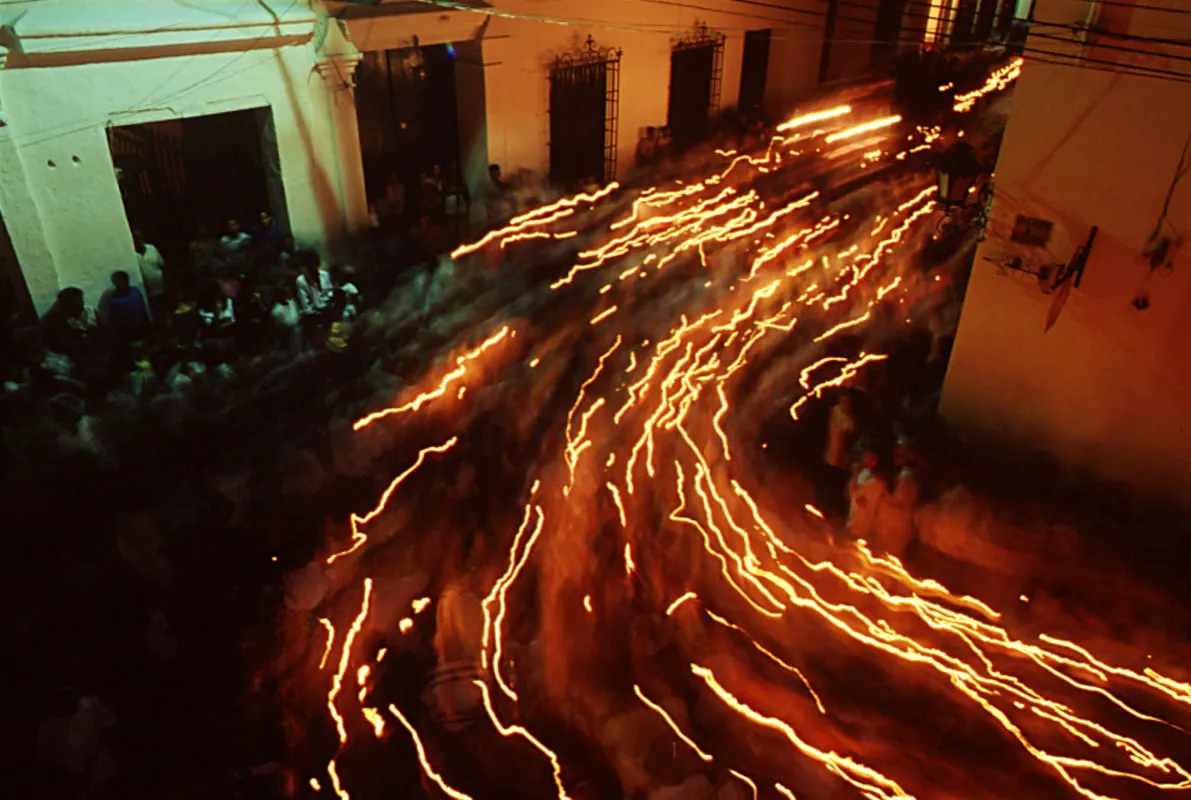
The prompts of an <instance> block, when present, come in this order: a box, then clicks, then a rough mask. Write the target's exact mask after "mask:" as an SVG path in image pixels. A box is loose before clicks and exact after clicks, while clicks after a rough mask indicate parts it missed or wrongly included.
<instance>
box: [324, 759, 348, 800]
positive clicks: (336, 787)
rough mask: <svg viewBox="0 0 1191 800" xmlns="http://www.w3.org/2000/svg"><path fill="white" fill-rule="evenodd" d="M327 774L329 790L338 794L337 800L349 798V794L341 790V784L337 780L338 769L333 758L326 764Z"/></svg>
mask: <svg viewBox="0 0 1191 800" xmlns="http://www.w3.org/2000/svg"><path fill="white" fill-rule="evenodd" d="M327 774H328V775H330V776H331V790H332V791H333V792H335V794H337V795H338V796H339V800H350V798H351V795H349V794H348V793H347V792H345V791H344V790H343V784H341V783H340V782H339V770H338V769H336V767H335V759H333V758H332V759H331V761H330V762H329V763H328V764H327Z"/></svg>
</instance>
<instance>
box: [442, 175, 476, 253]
mask: <svg viewBox="0 0 1191 800" xmlns="http://www.w3.org/2000/svg"><path fill="white" fill-rule="evenodd" d="M443 195H444V196H443V210H444V211H445V212H446V216H447V223H448V227H449V231H448V233H449V236H450V239H451V241H450V244H451V245H455V244H457V243H458V242H459V241H461V240H462V239H463V237H464V236H466V235H467V222H468V217H469V215H470V213H471V193H470V192H468V190H467V182H466V181H464V180H463V173H462V172H461V171H460V170H459V164H458V163H457V162H452V163H451V165H450V166H449V167H448V168H447V175H446V179H445V181H444V184H443Z"/></svg>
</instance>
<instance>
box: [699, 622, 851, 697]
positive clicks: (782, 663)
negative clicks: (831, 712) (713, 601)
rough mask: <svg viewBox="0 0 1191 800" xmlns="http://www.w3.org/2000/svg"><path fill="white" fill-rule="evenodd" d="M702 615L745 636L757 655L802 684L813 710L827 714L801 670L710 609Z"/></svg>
mask: <svg viewBox="0 0 1191 800" xmlns="http://www.w3.org/2000/svg"><path fill="white" fill-rule="evenodd" d="M703 613H705V614H707V616H708V617H709V618H710V619H711V620H712V621H714V622H716V623H718V624H720V625H723V626H724V627H725V628H731V629H732V630H734V631H739V632H740V633H743V634H744V635H745V637H746V638H747V639H748V640H749V644H751V645H752V646H753V647H754V648H756V650H757V652H758V653H760V654H761V655H763V656H765V657H766V658H768V659H769V660H770V661H772V662H773V663H774V664H777V665H778V666H779V667H781V668H782V669H784V670H785V671H786V672H789V673H790V674H791V675H793V676H794V677H796V678H798V680H799V681H801V682H802V685H803V686H804V687H806V691H807V694H809V695H810V696H811V699H812V700H814V701H815V708H817V709H819V713H820V714H826V713H827V709H825V708H823V701H822V700H820V699H819V693H818V692H816V691H815V688H814V687H813V686H811V682H810V681H808V680H807V679H806V676H805V675H803V674H802V670H800V669H799V668H798V667H796V666H794V665H793V664H790V663H788V662H787V661H786V660H785V659H783V658H781V657H780V656H778V655H777V654H776V653H774V652H773V651H772V650H770V649H769V648H768V647H765V646H764V645H762V644H761V643H760V642H758V641H757V640H756V639H754V638H753V636H752V634H750V633H749V632H748V631H746V630H745V629H744V628H742V627H740V626H739V625H736V624H735V623H732V622H729V621H728V620H726V619H724V618H723V617H721V616H720V615H719V614H716V613H715V612H713V611H712V610H711V609H708V608H705V609H703Z"/></svg>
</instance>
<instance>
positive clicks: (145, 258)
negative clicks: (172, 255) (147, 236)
mask: <svg viewBox="0 0 1191 800" xmlns="http://www.w3.org/2000/svg"><path fill="white" fill-rule="evenodd" d="M136 261H137V266H138V267H140V270H141V282H142V283H143V284H145V293H146V294H148V295H149V296H150V297H156V296H157V295H159V294H161V293H162V292H163V291H165V274H164V273H163V272H162V270H161V268H162V267H164V266H165V259H164V258H162V257H161V251H159V250H158V249H157V248H156V247H154V246H153V245H151V244H148V243H146V244H145V252H143V253H137V256H136Z"/></svg>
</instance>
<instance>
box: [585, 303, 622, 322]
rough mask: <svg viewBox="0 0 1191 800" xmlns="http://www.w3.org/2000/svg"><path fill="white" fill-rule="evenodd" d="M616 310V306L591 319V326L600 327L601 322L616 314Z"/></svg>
mask: <svg viewBox="0 0 1191 800" xmlns="http://www.w3.org/2000/svg"><path fill="white" fill-rule="evenodd" d="M616 308H617V307H616V306H611V307H609V308H605V309H604V310H603V311H601V312H600V313H598V314H596V315H595V316H594V317H592V318H591V324H592V325H599V324H600V323H601V322H603V321H604V320H606V319H607V318H608V317H610V316H612V315H613V314H615V313H616Z"/></svg>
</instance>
